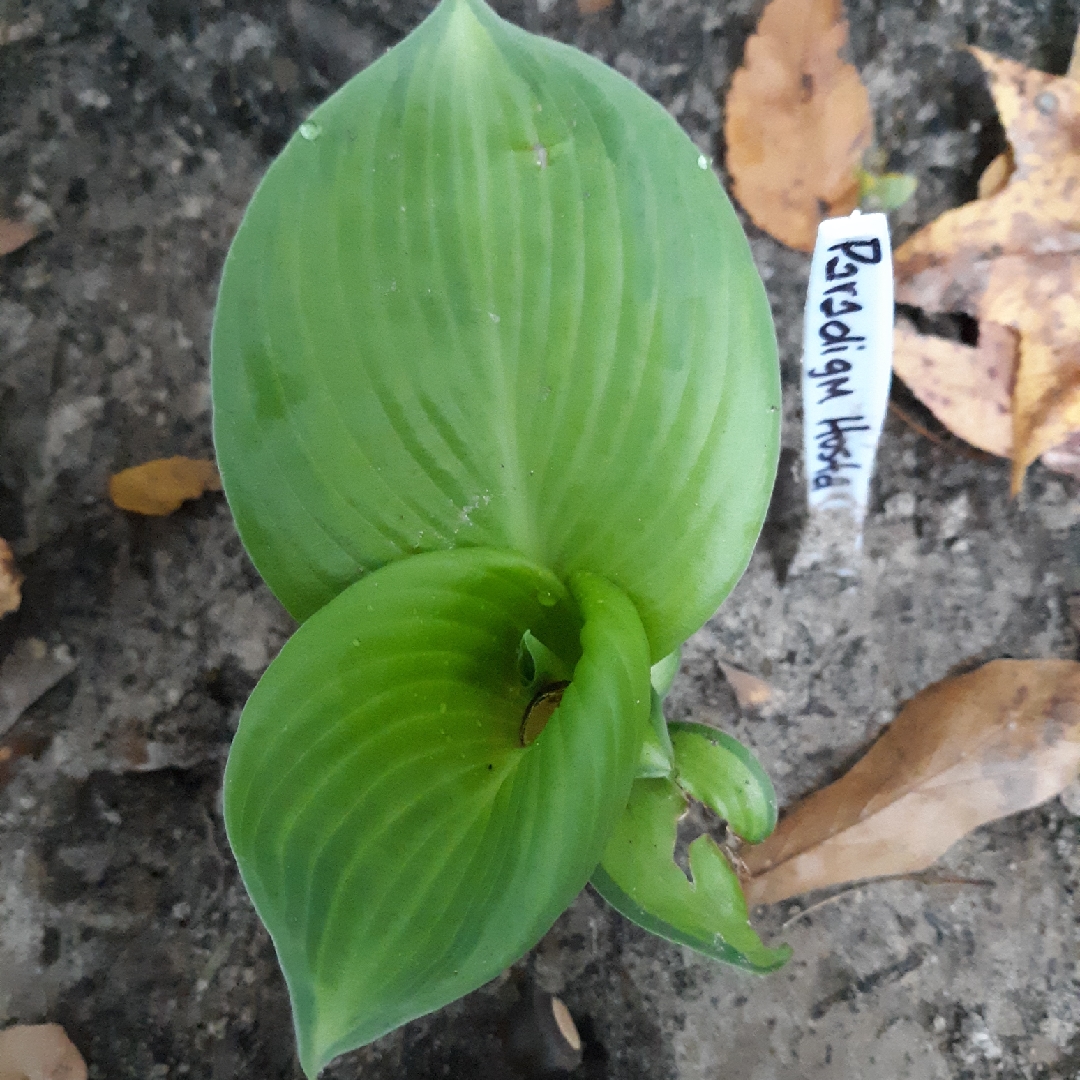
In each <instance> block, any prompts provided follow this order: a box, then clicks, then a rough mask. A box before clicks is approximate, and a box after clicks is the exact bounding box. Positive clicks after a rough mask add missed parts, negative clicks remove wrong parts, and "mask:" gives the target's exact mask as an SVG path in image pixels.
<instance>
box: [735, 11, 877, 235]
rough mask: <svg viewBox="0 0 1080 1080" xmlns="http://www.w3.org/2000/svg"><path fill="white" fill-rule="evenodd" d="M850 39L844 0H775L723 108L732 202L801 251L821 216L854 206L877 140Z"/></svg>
mask: <svg viewBox="0 0 1080 1080" xmlns="http://www.w3.org/2000/svg"><path fill="white" fill-rule="evenodd" d="M846 40H847V22H846V21H845V20H844V17H843V6H842V4H841V0H772V3H771V4H769V6H768V7H766V8H765V11H764V12H763V13H762V16H761V21H760V22H759V23H758V28H757V33H756V34H755V35H754V36H753V37H751V38H750V40H749V41H748V42H747V43H746V54H745V56H744V58H743V66H742V67H741V68H739V70H738V71H736V72H735V77H734V79H733V80H732V83H731V91H730V92H729V94H728V97H727V103H726V106H725V109H726V118H725V122H724V138H725V140H726V142H727V167H728V172H729V173H730V174H731V178H732V188H733V191H734V194H735V198H736V199H738V200H739V202H740V203H741V204H742V205H743V207H744V208H745V209H746V212H747V213H748V214H749V215H750V217H751V218H752V219H753V221H754V224H756V225H758V226H759V227H760V228H762V229H764V230H765V231H766V232H768V233H771V234H772V235H773V236H775V237H776V238H777V240H779V241H781V242H782V243H784V244H787V245H788V246H789V247H793V248H798V249H799V250H800V251H812V250H813V247H814V240H815V238H816V236H817V227H818V224H819V223H820V222H821V220H822V219H823V218H826V217H837V216H839V215H842V214H849V213H850V212H851V211H852V210H854V209H855V207H856V205H857V204H858V201H859V179H858V175H857V170H858V168H859V164H860V162H861V161H862V158H863V155H864V154H865V152H866V151H867V150H868V149H869V147H870V142H871V139H872V137H873V120H872V118H871V114H870V99H869V97H868V96H867V93H866V88H865V87H864V86H863V84H862V81H861V80H860V79H859V73H858V72H857V71H856V70H855V68H853V67H852V66H851V65H850V64H847V63H845V62H844V61H843V60H841V59H840V56H839V52H840V49H841V48H842V47H843V45H844V42H845V41H846Z"/></svg>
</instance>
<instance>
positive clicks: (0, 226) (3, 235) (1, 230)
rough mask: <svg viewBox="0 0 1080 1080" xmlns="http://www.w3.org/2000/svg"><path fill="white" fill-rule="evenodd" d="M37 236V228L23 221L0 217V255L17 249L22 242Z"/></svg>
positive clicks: (25, 242) (26, 242)
mask: <svg viewBox="0 0 1080 1080" xmlns="http://www.w3.org/2000/svg"><path fill="white" fill-rule="evenodd" d="M35 236H37V229H35V228H34V226H33V225H30V224H29V223H27V222H25V221H12V220H11V219H10V218H0V255H10V254H11V253H12V252H13V251H18V250H19V248H21V247H22V246H23V244H28V243H30V241H31V240H33V239H34V237H35Z"/></svg>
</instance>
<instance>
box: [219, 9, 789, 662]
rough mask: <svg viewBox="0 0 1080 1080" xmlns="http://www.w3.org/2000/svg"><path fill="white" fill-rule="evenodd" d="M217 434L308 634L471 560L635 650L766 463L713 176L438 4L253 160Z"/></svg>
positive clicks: (616, 98) (474, 21)
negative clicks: (393, 578) (344, 595)
mask: <svg viewBox="0 0 1080 1080" xmlns="http://www.w3.org/2000/svg"><path fill="white" fill-rule="evenodd" d="M213 388H214V403H215V439H216V443H217V451H218V460H219V463H220V465H221V471H222V475H223V478H224V483H225V489H226V492H227V495H228V498H229V502H230V505H231V506H232V508H233V511H234V514H235V515H236V519H237V523H238V526H239V528H240V531H241V534H242V536H243V539H244V542H245V545H246V546H247V548H248V550H249V551H250V552H251V555H252V557H253V559H254V561H255V563H256V565H257V566H258V568H259V570H260V572H261V573H262V574H263V576H264V577H265V578H266V579H267V581H268V582H269V584H270V586H271V587H272V588H273V589H274V591H275V592H276V593H277V595H278V596H279V597H280V598H281V599H282V600H283V602H284V603H285V604H286V606H287V607H288V608H289V610H290V611H292V612H293V614H295V615H296V616H297V617H299V618H301V619H303V618H306V617H307V616H309V615H311V614H312V613H313V612H315V611H317V610H318V609H319V608H320V607H321V606H322V605H324V604H326V603H327V602H328V601H329V600H330V599H331V598H332V597H334V596H335V595H337V594H338V593H339V592H340V591H341V590H342V589H343V588H344V587H345V586H347V585H348V584H350V583H351V582H353V581H355V580H356V579H357V578H358V577H359V576H360V575H361V574H363V573H364V572H366V571H370V570H373V569H375V568H377V567H380V566H382V565H384V564H386V563H388V562H391V561H393V560H396V559H399V558H401V557H402V556H404V555H408V554H410V553H415V552H421V551H429V550H436V549H446V548H450V547H460V546H490V547H495V548H500V549H506V550H511V551H515V552H518V553H521V554H523V555H525V556H526V557H528V558H529V559H531V560H532V561H533V562H535V563H537V564H538V565H542V566H546V567H548V568H550V569H551V570H552V571H553V572H554V573H555V575H556V576H557V577H559V578H561V579H563V580H567V579H568V577H569V575H570V574H572V573H573V572H575V571H579V570H586V571H590V572H594V573H599V574H602V575H603V576H604V577H606V578H607V579H608V580H610V581H612V582H613V583H615V584H616V585H617V586H619V587H620V588H621V589H622V590H623V591H624V592H625V593H626V594H627V595H628V596H630V598H631V600H632V601H633V603H634V605H635V606H636V608H637V610H638V611H639V612H640V615H641V619H642V622H643V623H644V625H645V627H646V631H647V633H648V637H649V642H650V646H651V650H650V652H651V657H652V659H653V660H659V659H660V658H661V657H662V656H664V655H666V654H667V653H669V652H671V651H672V649H674V648H675V647H676V646H677V645H678V644H679V643H680V642H681V641H682V640H683V639H684V638H685V637H686V636H688V634H690V633H691V632H692V631H694V630H695V629H696V628H697V627H698V626H700V625H701V623H702V622H703V621H704V620H705V619H706V618H707V617H708V616H709V615H710V614H711V613H712V612H713V611H714V610H715V608H716V607H717V605H718V604H719V603H720V601H721V600H722V599H723V597H724V596H725V595H726V593H727V592H728V590H729V589H730V587H731V585H732V584H733V583H734V581H735V580H736V578H737V577H738V575H739V574H740V573H741V571H742V569H743V568H744V566H745V563H746V561H747V559H748V558H749V554H750V550H751V547H752V545H753V543H754V540H755V538H756V536H757V533H758V530H759V527H760V524H761V521H762V518H763V516H764V512H765V508H766V504H767V499H768V494H769V490H770V488H771V484H772V478H773V474H774V470H775V463H776V454H777V435H778V424H779V412H778V406H779V380H778V373H777V365H776V355H775V342H774V339H773V333H772V327H771V320H770V317H769V311H768V305H767V302H766V300H765V296H764V292H763V290H762V287H761V283H760V281H759V279H758V277H757V274H756V272H755V271H754V268H753V265H752V263H751V260H750V255H749V251H748V247H747V244H746V241H745V239H744V237H743V234H742V231H741V229H740V227H739V224H738V222H737V220H736V218H735V215H734V213H733V212H732V209H731V207H730V205H729V203H728V201H727V199H726V198H725V196H724V194H723V192H722V191H721V189H720V186H719V184H718V182H717V179H716V177H715V176H714V174H713V173H712V171H711V169H709V168H708V164H707V162H706V161H705V159H704V158H701V156H700V154H699V152H698V150H697V148H696V147H695V146H694V145H693V144H692V143H691V141H690V140H689V139H688V138H687V137H686V136H685V135H684V134H683V133H682V131H681V130H680V129H679V128H678V126H677V125H676V124H675V123H674V121H673V120H671V118H670V117H668V116H667V114H666V113H665V112H664V110H663V109H662V108H661V107H660V106H659V105H658V104H656V103H655V102H654V101H652V100H651V99H649V98H648V97H647V96H646V95H645V94H643V93H642V92H640V91H639V90H637V89H636V88H635V87H634V86H633V85H632V84H631V83H629V82H628V81H627V80H625V79H623V78H622V77H621V76H620V75H618V74H616V73H615V72H613V71H611V70H610V69H608V68H606V67H604V66H603V65H602V64H600V63H599V62H597V61H595V60H593V59H591V58H589V57H587V56H585V55H583V54H581V53H579V52H577V51H575V50H572V49H570V48H567V47H565V46H562V45H559V44H557V43H555V42H551V41H548V40H546V39H542V38H536V37H532V36H530V35H527V34H525V33H524V32H522V31H520V30H518V29H516V28H514V27H512V26H510V25H509V24H507V23H505V22H503V21H502V20H500V19H498V18H497V17H496V16H495V15H494V14H493V13H492V12H491V11H490V9H488V8H487V7H486V5H484V4H483V3H482V2H480V0H444V2H443V3H442V4H441V5H440V6H439V7H438V8H437V10H436V11H435V13H434V14H433V15H432V16H431V18H430V19H429V20H428V21H427V22H426V23H424V24H423V25H422V26H421V27H420V28H419V29H418V30H417V31H416V32H415V33H413V34H412V35H411V36H410V37H409V38H407V39H406V40H405V41H404V42H402V44H400V45H399V46H397V47H396V48H395V49H393V50H391V51H390V52H389V53H388V54H387V55H385V56H384V57H383V58H381V59H380V60H379V61H377V62H376V63H375V64H373V65H372V66H371V67H370V68H368V69H367V70H365V71H364V72H362V73H361V74H360V75H359V76H357V77H356V78H355V79H353V80H352V81H351V82H350V83H348V84H347V85H346V86H345V87H344V88H343V89H342V90H341V91H339V92H338V93H337V94H336V95H335V96H334V97H332V98H331V99H330V100H329V101H328V102H326V104H325V105H323V106H321V107H320V108H319V109H318V110H317V111H316V112H315V113H314V115H313V116H312V117H311V120H310V121H309V122H308V123H307V124H306V125H304V127H303V128H302V129H301V133H300V134H298V135H297V136H296V137H295V138H294V139H293V140H292V141H291V142H290V143H289V145H288V146H287V147H286V149H285V151H284V152H283V153H282V155H281V156H280V157H279V158H278V160H277V161H276V162H275V163H274V164H273V165H272V166H271V168H270V170H269V172H268V174H267V176H266V178H265V180H264V182H263V184H262V185H261V187H260V188H259V190H258V192H257V194H256V196H255V198H254V200H253V202H252V204H251V207H250V208H249V210H248V213H247V216H246V217H245V219H244V222H243V224H242V226H241V228H240V231H239V233H238V235H237V237H236V240H235V243H234V245H233V247H232V250H231V252H230V254H229V258H228V261H227V263H226V267H225V273H224V279H223V283H222V288H221V294H220V300H219V306H218V311H217V317H216V322H215V327H214V339H213Z"/></svg>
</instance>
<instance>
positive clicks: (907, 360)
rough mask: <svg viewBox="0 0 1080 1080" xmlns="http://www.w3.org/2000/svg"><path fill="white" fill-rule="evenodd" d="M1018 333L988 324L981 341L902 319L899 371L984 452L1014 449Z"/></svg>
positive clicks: (896, 342) (897, 335) (1004, 453)
mask: <svg viewBox="0 0 1080 1080" xmlns="http://www.w3.org/2000/svg"><path fill="white" fill-rule="evenodd" d="M1016 353H1017V348H1016V332H1015V331H1014V330H1010V329H1009V328H1008V327H1007V326H999V325H998V324H997V323H992V322H984V323H982V324H981V325H980V327H979V344H978V345H977V346H972V345H964V344H962V343H961V342H959V341H948V340H946V339H945V338H940V337H933V336H931V335H930V334H920V333H918V331H916V330H915V329H914V328H913V327H912V326H911V324H910V323H908V322H907V321H905V320H904V319H897V321H896V330H895V332H894V335H893V370H894V371H895V372H896V374H897V375H899V376H900V378H901V379H903V380H904V382H905V383H907V385H908V386H910V387H911V388H912V390H914V392H915V393H916V394H917V395H918V397H919V399H920V400H921V401H922V403H923V404H924V405H925V406H926V407H927V408H928V409H929V410H930V411H931V412H932V413H933V414H934V415H935V416H936V417H937V418H938V419H939V420H940V421H941V422H942V423H943V424H944V425H945V426H946V427H947V428H948V429H949V430H950V431H952V432H954V433H955V434H957V435H959V436H960V438H961V439H965V440H967V442H969V443H971V445H972V446H977V447H978V448H979V449H980V450H986V451H987V452H988V453H991V454H997V455H998V456H999V457H1009V455H1010V454H1011V452H1012V407H1011V402H1012V389H1013V381H1014V379H1015V377H1016Z"/></svg>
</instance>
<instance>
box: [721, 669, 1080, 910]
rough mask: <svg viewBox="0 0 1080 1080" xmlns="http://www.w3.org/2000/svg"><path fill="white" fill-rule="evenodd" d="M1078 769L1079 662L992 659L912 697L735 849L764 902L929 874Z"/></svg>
mask: <svg viewBox="0 0 1080 1080" xmlns="http://www.w3.org/2000/svg"><path fill="white" fill-rule="evenodd" d="M1078 771H1080V663H1076V662H1075V661H1072V660H995V661H993V662H992V663H989V664H985V665H984V666H983V667H981V668H979V669H977V670H976V671H973V672H970V673H969V674H967V675H961V676H959V677H957V678H953V679H946V680H944V681H942V682H939V683H935V684H934V685H933V686H930V687H928V688H927V689H925V690H923V691H922V692H921V693H919V694H917V695H916V696H915V697H914V698H912V699H911V701H909V702H908V703H907V705H905V706H904V708H903V709H902V710H901V712H900V714H899V716H897V718H896V719H895V720H894V721H893V723H892V724H891V725H890V726H889V728H888V729H887V730H886V731H885V733H884V734H883V735H882V736H881V738H879V739H878V741H877V742H876V743H874V745H873V746H872V747H871V748H870V750H869V752H868V753H867V754H866V756H865V757H863V758H862V759H861V760H860V761H858V762H857V763H856V764H855V766H854V767H853V768H852V769H851V770H850V771H849V772H848V773H846V774H845V775H844V776H843V777H841V778H840V779H839V780H837V781H836V783H834V784H830V785H829V786H828V787H826V788H824V789H823V790H821V791H818V792H815V793H814V794H812V795H810V796H808V797H807V798H805V799H803V800H802V801H801V802H800V803H798V804H797V805H796V806H795V807H794V808H793V809H792V810H791V811H790V812H789V813H787V814H786V815H785V816H784V817H783V818H782V819H781V821H780V824H779V825H778V826H777V828H776V831H775V832H774V833H773V834H772V835H771V836H770V837H769V838H768V839H767V840H765V842H764V843H761V844H757V845H756V846H754V847H751V848H744V849H743V851H742V852H741V853H740V854H741V855H742V857H743V860H744V862H745V864H746V868H747V871H748V872H749V874H750V880H749V882H748V883H747V897H748V898H749V899H750V901H751V902H752V903H759V904H767V903H775V902H777V901H779V900H784V899H786V898H788V897H790V896H795V895H797V894H799V893H804V892H810V891H811V890H813V889H822V888H826V887H828V886H832V885H841V884H844V883H847V882H851V881H860V880H864V879H866V878H873V877H886V876H890V875H895V874H908V873H915V872H917V871H920V870H924V869H926V868H927V867H928V866H930V865H931V864H932V863H933V862H934V861H935V860H936V859H938V858H939V857H940V856H941V855H943V854H944V853H945V852H946V851H947V850H948V849H949V848H950V847H951V846H952V845H953V844H954V843H955V842H956V841H957V840H959V839H960V838H961V837H962V836H964V835H966V834H967V833H969V832H970V831H971V830H972V829H975V828H977V827H978V826H979V825H983V824H985V823H986V822H988V821H994V820H996V819H997V818H1001V817H1005V816H1007V815H1009V814H1015V813H1018V812H1019V811H1021V810H1026V809H1027V808H1028V807H1031V806H1037V805H1038V804H1039V803H1041V802H1044V801H1045V800H1047V799H1050V798H1052V797H1053V796H1054V795H1056V794H1057V793H1058V792H1060V791H1062V790H1064V789H1065V787H1067V786H1068V784H1069V783H1070V782H1071V781H1072V780H1073V779H1074V778H1075V776H1076V775H1077V772H1078Z"/></svg>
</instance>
